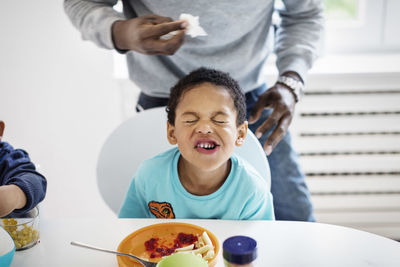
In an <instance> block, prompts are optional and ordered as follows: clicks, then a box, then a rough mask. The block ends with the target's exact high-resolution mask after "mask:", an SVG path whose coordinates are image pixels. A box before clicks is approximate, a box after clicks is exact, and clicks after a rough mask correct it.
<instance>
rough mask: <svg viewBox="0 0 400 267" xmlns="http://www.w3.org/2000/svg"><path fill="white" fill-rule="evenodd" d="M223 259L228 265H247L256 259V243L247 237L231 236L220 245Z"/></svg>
mask: <svg viewBox="0 0 400 267" xmlns="http://www.w3.org/2000/svg"><path fill="white" fill-rule="evenodd" d="M222 248H223V256H224V259H225V260H227V261H228V262H230V263H235V264H247V263H250V262H252V261H254V260H255V259H256V258H257V242H256V241H255V240H254V239H253V238H251V237H248V236H241V235H238V236H232V237H230V238H228V239H226V240H225V241H224V243H223V245H222Z"/></svg>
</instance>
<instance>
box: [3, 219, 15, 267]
mask: <svg viewBox="0 0 400 267" xmlns="http://www.w3.org/2000/svg"><path fill="white" fill-rule="evenodd" d="M14 252H15V244H14V240H13V239H12V238H11V236H10V235H9V234H8V232H7V231H6V230H4V228H3V227H1V226H0V266H2V267H8V266H10V264H11V261H12V259H13V257H14Z"/></svg>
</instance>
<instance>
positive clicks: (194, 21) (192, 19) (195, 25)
mask: <svg viewBox="0 0 400 267" xmlns="http://www.w3.org/2000/svg"><path fill="white" fill-rule="evenodd" d="M179 19H180V20H181V19H184V20H186V21H187V23H188V26H187V27H186V34H187V35H190V37H192V38H195V37H197V36H206V35H207V33H206V31H205V30H204V29H203V28H202V27H201V26H200V23H199V16H193V15H190V14H185V13H182V14H181V15H180V16H179ZM177 33H178V32H177V31H173V32H170V33H167V34H165V35H163V36H161V37H160V38H161V39H165V40H168V39H171V38H172V37H173V36H174V35H176V34H177Z"/></svg>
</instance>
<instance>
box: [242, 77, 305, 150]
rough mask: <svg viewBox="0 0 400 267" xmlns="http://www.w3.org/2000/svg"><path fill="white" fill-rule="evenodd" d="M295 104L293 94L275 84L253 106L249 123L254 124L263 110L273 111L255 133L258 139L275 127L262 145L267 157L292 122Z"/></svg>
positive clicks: (285, 87) (284, 87) (283, 86)
mask: <svg viewBox="0 0 400 267" xmlns="http://www.w3.org/2000/svg"><path fill="white" fill-rule="evenodd" d="M285 75H288V76H291V77H293V78H295V79H299V80H301V78H300V76H298V75H297V73H293V72H290V73H285ZM295 104H296V98H295V95H294V94H293V92H292V91H291V90H290V89H289V88H288V87H287V86H285V85H283V84H280V83H276V84H275V85H274V86H272V87H271V88H269V89H268V90H267V91H265V92H264V93H263V94H262V95H260V97H259V98H258V101H257V103H256V104H255V105H254V107H253V109H252V111H251V114H250V118H249V123H254V122H256V121H257V120H258V119H259V118H260V116H261V113H262V111H263V110H264V109H265V108H272V109H273V111H272V113H271V115H270V116H269V117H268V119H267V120H266V121H264V122H263V123H262V124H261V125H260V127H258V128H257V130H256V132H255V135H256V137H257V138H260V137H261V136H262V135H263V134H264V133H265V132H267V131H268V130H269V129H271V128H272V127H274V126H276V127H275V129H274V131H273V132H272V133H271V135H270V136H269V137H268V139H267V141H266V142H265V144H264V151H265V153H266V154H267V155H270V154H271V152H272V150H273V149H274V148H275V147H276V145H277V144H278V143H279V142H280V141H281V140H282V138H283V137H285V135H286V133H287V131H288V128H289V125H290V123H291V122H292V118H293V115H294V106H295Z"/></svg>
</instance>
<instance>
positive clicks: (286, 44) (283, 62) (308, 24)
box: [275, 0, 324, 82]
mask: <svg viewBox="0 0 400 267" xmlns="http://www.w3.org/2000/svg"><path fill="white" fill-rule="evenodd" d="M283 3H284V7H283V8H282V9H279V10H278V13H279V15H280V18H281V21H280V24H279V25H278V28H277V31H276V36H275V37H276V40H275V53H276V55H277V63H276V64H277V67H278V70H279V74H280V75H282V74H283V73H284V72H287V71H292V72H296V73H297V74H298V75H299V76H300V77H301V79H302V81H303V82H304V81H305V80H306V77H305V76H306V73H307V71H308V70H309V69H310V68H311V66H312V63H313V61H314V60H315V59H316V57H317V53H318V48H319V47H318V46H319V44H320V41H321V37H322V34H323V30H324V18H323V4H322V1H321V0H283Z"/></svg>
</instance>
